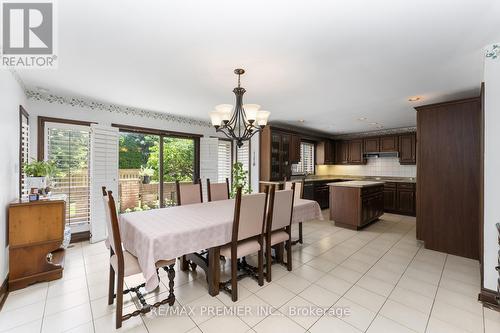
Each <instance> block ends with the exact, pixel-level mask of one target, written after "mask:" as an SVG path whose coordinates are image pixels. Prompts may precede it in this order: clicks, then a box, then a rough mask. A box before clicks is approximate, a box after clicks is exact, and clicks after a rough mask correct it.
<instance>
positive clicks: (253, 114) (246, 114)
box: [210, 69, 271, 147]
mask: <svg viewBox="0 0 500 333" xmlns="http://www.w3.org/2000/svg"><path fill="white" fill-rule="evenodd" d="M234 73H235V74H236V75H238V86H237V87H236V88H234V89H233V93H234V94H235V95H236V106H235V107H234V109H233V106H232V105H231V104H219V105H217V106H215V110H214V111H212V112H210V120H211V122H212V125H213V126H214V127H215V130H216V131H217V132H222V133H224V135H225V136H226V137H228V138H229V139H232V140H236V144H237V145H238V147H241V146H242V145H243V141H246V140H250V138H251V137H252V136H253V135H254V134H255V133H258V132H260V131H262V129H263V128H264V127H265V126H266V125H267V120H268V119H269V115H270V114H271V112H269V111H264V110H261V109H260V105H258V104H243V94H244V93H245V91H246V90H245V88H243V87H241V85H240V76H241V75H242V74H244V73H245V70H243V69H235V70H234Z"/></svg>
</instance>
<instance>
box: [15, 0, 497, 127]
mask: <svg viewBox="0 0 500 333" xmlns="http://www.w3.org/2000/svg"><path fill="white" fill-rule="evenodd" d="M57 12H58V13H57V14H56V16H57V17H58V38H57V43H58V50H57V54H58V59H59V67H58V69H57V70H22V71H19V75H20V77H21V78H22V80H23V81H24V84H25V85H26V87H27V88H28V89H36V88H37V87H42V88H45V89H49V92H50V93H52V94H56V95H61V96H76V97H86V98H90V99H93V100H97V101H101V102H107V103H113V104H119V105H123V106H130V107H137V108H142V109H147V110H152V111H160V112H167V113H172V114H178V115H185V116H189V117H194V118H201V119H207V120H208V112H209V111H211V110H212V109H213V106H214V105H216V104H221V103H231V104H234V95H233V93H232V89H233V87H234V86H235V85H236V77H235V75H234V74H233V70H234V68H237V67H241V68H244V69H246V71H247V73H246V74H245V75H244V76H243V77H242V86H243V87H245V88H246V90H247V93H246V94H245V98H244V100H245V102H247V103H257V104H261V105H262V108H263V109H266V110H269V111H271V118H270V120H271V121H274V122H285V123H289V124H293V125H298V126H304V127H310V128H313V129H316V130H319V131H324V132H329V133H331V134H339V133H352V132H358V131H367V130H370V129H374V130H375V129H377V128H376V126H377V125H373V124H372V125H370V124H369V123H370V122H376V123H379V124H381V125H382V126H384V128H396V127H405V126H414V125H415V124H416V116H415V111H414V109H413V107H414V106H416V105H421V104H428V103H433V102H440V101H444V100H448V99H451V98H457V97H470V96H474V95H476V94H477V93H478V90H479V84H480V82H481V79H482V67H483V56H482V55H483V51H482V49H483V47H485V46H486V45H487V44H490V43H493V42H497V41H500V20H499V19H498V18H499V17H500V1H498V0H475V1H471V0H419V1H400V0H392V1H390V0H381V1H370V0H364V1H361V0H345V1H328V2H327V1H324V0H303V1H291V0H279V1H277V0H274V1H260V0H259V1H255V0H254V1H235V0H227V1H221V0H211V1H202V0H199V1H186V0H175V1H174V0H169V1H162V2H160V1H153V0H148V1H131V0H127V1H124V0H107V1H102V0H72V1H58V2H57ZM414 95H418V96H421V97H422V99H421V100H420V101H418V102H409V101H408V98H409V97H411V96H414ZM359 118H366V120H364V121H361V120H358V119H359ZM299 120H304V122H303V123H300V122H299Z"/></svg>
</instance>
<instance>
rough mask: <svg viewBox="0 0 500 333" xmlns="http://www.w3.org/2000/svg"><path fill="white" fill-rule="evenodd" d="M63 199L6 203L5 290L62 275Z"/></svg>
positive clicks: (53, 278)
mask: <svg viewBox="0 0 500 333" xmlns="http://www.w3.org/2000/svg"><path fill="white" fill-rule="evenodd" d="M65 205H66V203H65V201H64V200H40V201H33V202H14V203H11V204H10V205H9V290H16V289H20V288H24V287H27V286H29V285H30V284H33V283H36V282H42V281H51V280H55V279H59V278H61V277H62V273H63V264H64V250H63V249H61V248H60V246H61V243H62V241H63V237H64V225H65V215H66V210H65Z"/></svg>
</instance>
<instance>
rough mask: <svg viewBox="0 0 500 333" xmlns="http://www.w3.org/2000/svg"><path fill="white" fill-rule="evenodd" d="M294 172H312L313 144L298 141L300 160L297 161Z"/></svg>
mask: <svg viewBox="0 0 500 333" xmlns="http://www.w3.org/2000/svg"><path fill="white" fill-rule="evenodd" d="M295 171H296V173H300V174H303V173H309V174H310V173H314V144H313V143H309V142H301V143H300V162H299V163H297V166H296V169H295Z"/></svg>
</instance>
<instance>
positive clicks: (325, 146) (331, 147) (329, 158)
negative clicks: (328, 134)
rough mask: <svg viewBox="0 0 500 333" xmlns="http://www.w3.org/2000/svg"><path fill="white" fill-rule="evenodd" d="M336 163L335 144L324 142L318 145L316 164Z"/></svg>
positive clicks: (329, 141)
mask: <svg viewBox="0 0 500 333" xmlns="http://www.w3.org/2000/svg"><path fill="white" fill-rule="evenodd" d="M334 163H335V144H334V142H333V141H332V140H324V141H321V142H318V144H317V145H316V164H334Z"/></svg>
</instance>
